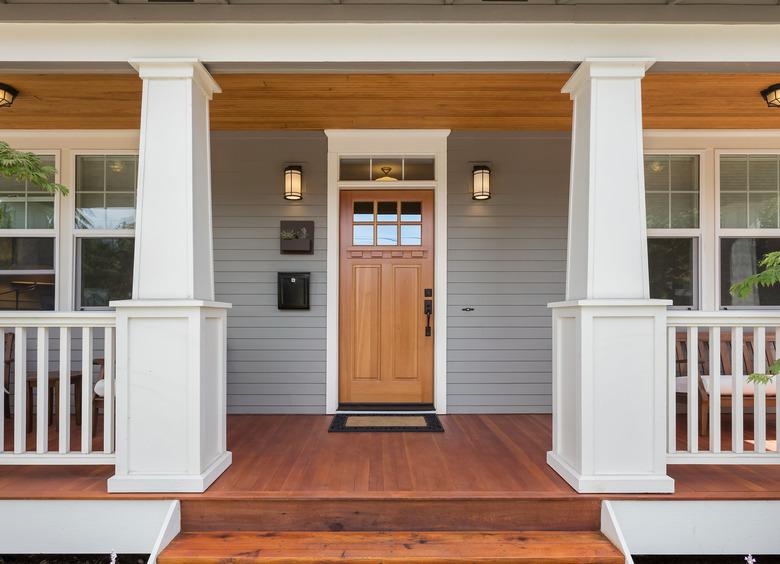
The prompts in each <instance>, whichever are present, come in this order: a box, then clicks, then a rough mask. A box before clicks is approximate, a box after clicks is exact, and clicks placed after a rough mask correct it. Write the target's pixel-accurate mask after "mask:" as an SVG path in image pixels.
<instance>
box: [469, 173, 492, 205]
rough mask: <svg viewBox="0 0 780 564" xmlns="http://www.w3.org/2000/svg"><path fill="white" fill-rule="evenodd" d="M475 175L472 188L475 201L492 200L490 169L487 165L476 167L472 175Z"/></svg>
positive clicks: (472, 196)
mask: <svg viewBox="0 0 780 564" xmlns="http://www.w3.org/2000/svg"><path fill="white" fill-rule="evenodd" d="M472 174H473V175H474V180H473V184H472V186H471V190H472V193H471V198H472V199H473V200H489V199H490V167H489V166H486V165H476V166H475V167H474V171H473V173H472Z"/></svg>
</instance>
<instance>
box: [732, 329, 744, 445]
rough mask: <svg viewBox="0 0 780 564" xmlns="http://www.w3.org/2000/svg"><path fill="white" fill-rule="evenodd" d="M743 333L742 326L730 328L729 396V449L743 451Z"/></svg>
mask: <svg viewBox="0 0 780 564" xmlns="http://www.w3.org/2000/svg"><path fill="white" fill-rule="evenodd" d="M744 346H745V344H744V334H743V330H742V327H734V328H733V329H732V330H731V372H732V390H733V393H732V396H731V450H733V451H734V452H739V453H741V452H743V451H744V434H743V429H744V422H745V412H744V404H743V401H742V388H743V386H744V382H745V375H744V364H743V363H744V358H743V355H742V352H743V350H744Z"/></svg>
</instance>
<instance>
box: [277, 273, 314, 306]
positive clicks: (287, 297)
mask: <svg viewBox="0 0 780 564" xmlns="http://www.w3.org/2000/svg"><path fill="white" fill-rule="evenodd" d="M310 278H311V273H309V272H280V273H279V274H278V283H277V286H278V290H279V309H309V280H310Z"/></svg>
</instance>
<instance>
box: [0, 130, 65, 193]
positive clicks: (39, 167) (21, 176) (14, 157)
mask: <svg viewBox="0 0 780 564" xmlns="http://www.w3.org/2000/svg"><path fill="white" fill-rule="evenodd" d="M56 172H57V171H56V170H55V169H54V167H53V166H48V165H45V164H43V162H42V161H41V158H40V157H39V156H38V155H35V154H33V153H27V152H24V151H17V150H15V149H12V148H11V146H10V145H9V144H8V143H6V142H5V141H0V176H5V177H6V178H13V179H14V180H18V181H20V182H25V181H26V182H30V183H31V184H34V185H35V186H38V187H39V188H41V189H43V190H46V191H47V192H50V193H55V192H60V193H61V194H63V195H67V193H68V189H67V188H66V187H65V186H63V185H62V184H57V183H56V182H52V181H51V179H52V178H54V174H55V173H56Z"/></svg>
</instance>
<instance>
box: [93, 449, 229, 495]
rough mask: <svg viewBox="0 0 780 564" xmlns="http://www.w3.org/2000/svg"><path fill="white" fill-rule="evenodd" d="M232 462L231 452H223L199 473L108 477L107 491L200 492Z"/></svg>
mask: <svg viewBox="0 0 780 564" xmlns="http://www.w3.org/2000/svg"><path fill="white" fill-rule="evenodd" d="M232 463H233V453H231V452H230V451H227V452H225V453H224V454H222V456H220V457H219V458H218V459H217V460H216V461H215V462H214V464H212V465H211V466H210V467H209V468H208V469H206V470H205V471H204V472H201V473H200V474H196V475H190V474H178V475H177V474H172V475H163V476H160V475H154V474H146V475H144V474H133V475H128V476H119V475H115V476H112V477H111V478H109V479H108V493H202V492H205V491H206V490H207V489H208V488H209V486H210V485H211V484H213V483H214V481H215V480H216V479H217V478H219V477H220V476H221V475H222V473H223V472H224V471H225V470H227V469H228V468H229V467H230V465H231V464H232Z"/></svg>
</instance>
